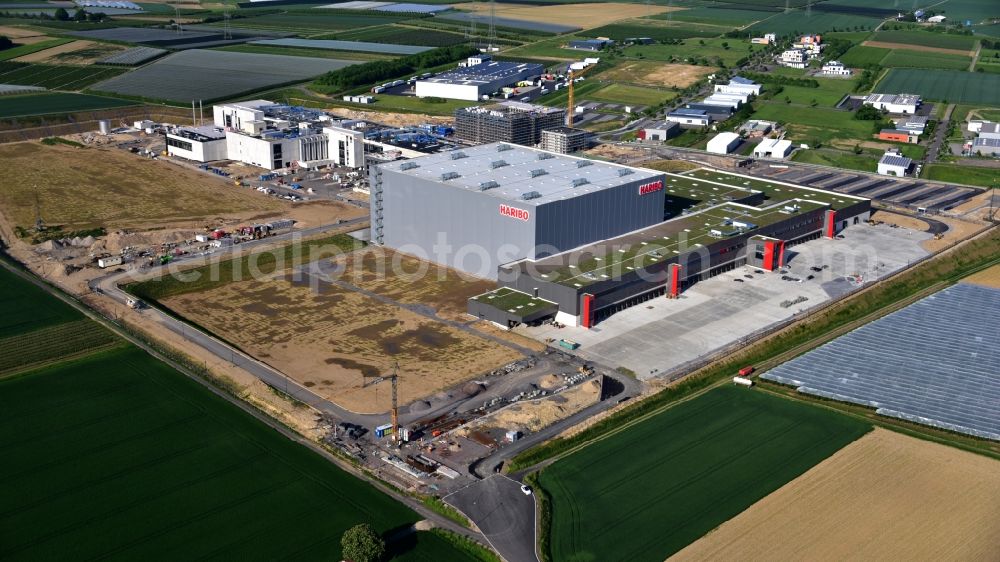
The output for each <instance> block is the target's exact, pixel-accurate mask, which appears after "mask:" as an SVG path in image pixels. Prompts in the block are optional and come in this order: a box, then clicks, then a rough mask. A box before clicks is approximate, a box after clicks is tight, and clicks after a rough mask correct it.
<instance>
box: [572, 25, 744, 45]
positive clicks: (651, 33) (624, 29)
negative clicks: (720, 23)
mask: <svg viewBox="0 0 1000 562" xmlns="http://www.w3.org/2000/svg"><path fill="white" fill-rule="evenodd" d="M725 31H726V30H725V29H724V28H717V27H716V28H711V27H700V28H699V27H697V26H696V25H692V24H682V25H678V26H676V27H666V26H654V25H637V24H626V23H612V24H610V25H605V26H603V27H595V28H593V29H588V30H586V31H582V32H580V34H581V35H583V36H584V37H610V38H611V39H614V40H616V41H621V40H622V39H626V38H628V37H651V38H653V39H655V40H657V41H663V40H664V39H689V38H691V37H718V36H719V35H722V34H723V33H724V32H725ZM733 42H734V43H735V42H736V40H735V39H734V40H733Z"/></svg>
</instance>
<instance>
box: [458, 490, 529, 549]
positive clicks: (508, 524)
mask: <svg viewBox="0 0 1000 562" xmlns="http://www.w3.org/2000/svg"><path fill="white" fill-rule="evenodd" d="M444 500H445V501H446V502H448V503H450V504H451V505H453V506H455V507H456V508H458V509H459V510H460V511H461V512H462V513H464V514H465V515H467V516H468V517H469V518H470V519H472V520H473V521H475V522H476V525H477V526H478V527H479V530H480V531H482V532H483V534H484V535H485V536H486V539H487V540H488V541H490V544H491V545H492V546H493V548H494V549H495V550H496V551H497V552H499V553H500V556H502V557H503V558H504V560H506V561H507V562H538V557H537V556H536V554H535V496H534V495H526V494H524V493H523V492H522V491H521V483H520V482H517V481H516V480H511V479H510V478H507V477H506V476H504V475H502V474H497V475H494V476H491V477H490V478H487V479H486V480H479V481H476V482H473V483H472V484H469V485H468V486H466V487H465V488H462V489H461V490H458V491H457V492H453V493H451V494H449V495H447V496H445V497H444Z"/></svg>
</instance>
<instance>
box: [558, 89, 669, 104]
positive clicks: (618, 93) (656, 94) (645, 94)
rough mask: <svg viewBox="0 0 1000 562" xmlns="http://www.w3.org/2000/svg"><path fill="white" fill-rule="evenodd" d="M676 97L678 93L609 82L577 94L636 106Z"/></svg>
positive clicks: (584, 97)
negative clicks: (584, 93)
mask: <svg viewBox="0 0 1000 562" xmlns="http://www.w3.org/2000/svg"><path fill="white" fill-rule="evenodd" d="M574 94H575V92H574ZM675 97H677V94H675V93H673V92H670V91H665V90H657V89H655V88H643V87H641V86H631V85H628V84H608V85H607V86H603V87H601V88H599V89H597V90H595V91H593V92H590V93H588V94H586V95H583V96H577V99H579V100H583V99H586V100H592V101H601V102H607V103H621V104H625V105H632V106H636V105H657V104H659V103H663V102H664V101H667V100H671V99H674V98H675Z"/></svg>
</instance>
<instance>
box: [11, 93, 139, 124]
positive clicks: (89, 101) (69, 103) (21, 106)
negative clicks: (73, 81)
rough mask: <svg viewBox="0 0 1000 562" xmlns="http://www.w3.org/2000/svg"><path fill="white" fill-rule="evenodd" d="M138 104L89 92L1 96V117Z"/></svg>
mask: <svg viewBox="0 0 1000 562" xmlns="http://www.w3.org/2000/svg"><path fill="white" fill-rule="evenodd" d="M129 105H137V104H136V102H134V101H127V100H119V99H115V98H105V97H102V96H91V95H87V94H64V93H51V94H30V95H23V96H3V97H0V119H3V118H9V117H27V116H30V115H45V114H49V113H71V112H75V111H92V110H96V109H110V108H112V107H125V106H129Z"/></svg>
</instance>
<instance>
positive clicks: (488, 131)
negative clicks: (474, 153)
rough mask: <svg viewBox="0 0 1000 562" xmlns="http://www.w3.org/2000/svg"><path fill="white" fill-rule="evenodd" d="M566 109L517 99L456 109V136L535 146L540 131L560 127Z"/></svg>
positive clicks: (481, 140) (540, 133)
mask: <svg viewBox="0 0 1000 562" xmlns="http://www.w3.org/2000/svg"><path fill="white" fill-rule="evenodd" d="M565 121H566V110H565V109H562V108H555V107H545V106H542V105H534V104H530V103H524V102H519V101H503V102H500V103H497V104H494V105H490V106H477V107H465V108H460V109H457V110H455V136H456V137H458V138H460V139H463V140H467V141H471V142H474V143H482V144H485V143H491V142H509V143H514V144H520V145H524V146H534V145H536V144H538V143H539V142H541V140H542V131H543V130H545V129H555V128H559V127H562V126H563V124H564V123H565Z"/></svg>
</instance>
